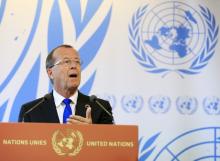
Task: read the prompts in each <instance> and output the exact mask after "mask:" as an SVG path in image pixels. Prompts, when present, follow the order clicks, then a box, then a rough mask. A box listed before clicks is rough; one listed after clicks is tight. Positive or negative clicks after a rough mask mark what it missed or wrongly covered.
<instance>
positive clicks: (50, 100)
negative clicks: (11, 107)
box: [18, 92, 113, 124]
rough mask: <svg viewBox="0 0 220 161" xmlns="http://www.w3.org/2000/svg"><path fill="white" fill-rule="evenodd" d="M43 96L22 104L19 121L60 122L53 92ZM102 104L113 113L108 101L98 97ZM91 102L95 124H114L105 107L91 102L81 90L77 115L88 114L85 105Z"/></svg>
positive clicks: (77, 104)
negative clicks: (45, 97)
mask: <svg viewBox="0 0 220 161" xmlns="http://www.w3.org/2000/svg"><path fill="white" fill-rule="evenodd" d="M42 99H43V98H39V99H37V100H34V101H31V102H28V103H26V104H24V105H22V107H21V110H20V114H19V119H18V121H19V122H22V121H24V122H44V123H59V118H58V114H57V110H56V106H55V102H54V97H53V93H50V94H49V95H48V97H47V99H46V100H45V101H42ZM40 101H42V103H40V104H39V105H38V106H37V107H36V108H34V109H33V110H31V111H30V112H28V113H27V114H25V112H27V111H28V110H29V109H31V108H33V107H34V106H35V105H36V104H37V103H39V102H40ZM98 101H100V102H101V104H102V105H103V106H104V107H105V108H106V109H107V110H108V111H109V112H110V113H112V108H111V106H110V104H109V102H108V101H105V100H102V99H98ZM86 104H89V105H90V106H91V108H92V113H91V114H92V122H93V123H94V124H112V123H113V117H111V116H109V115H108V114H107V113H106V112H105V111H104V110H103V109H101V108H100V107H99V106H98V105H97V104H96V103H95V102H90V100H89V96H86V95H84V94H82V93H80V92H79V94H78V99H77V103H76V110H75V115H79V116H83V117H85V116H86V108H85V105H86Z"/></svg>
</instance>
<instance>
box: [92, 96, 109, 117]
mask: <svg viewBox="0 0 220 161" xmlns="http://www.w3.org/2000/svg"><path fill="white" fill-rule="evenodd" d="M89 100H90V102H95V103H97V104H98V105H99V107H101V108H102V109H103V110H104V111H105V112H106V113H107V114H108V115H109V116H110V117H111V118H113V117H112V114H111V113H110V112H109V111H108V110H106V108H105V107H104V106H103V105H102V104H101V103H100V102H99V101H98V98H97V97H96V96H95V95H92V96H90V97H89Z"/></svg>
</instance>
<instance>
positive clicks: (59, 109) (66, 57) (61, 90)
mask: <svg viewBox="0 0 220 161" xmlns="http://www.w3.org/2000/svg"><path fill="white" fill-rule="evenodd" d="M80 65H81V61H80V57H79V54H78V52H77V51H76V50H75V49H74V48H73V47H72V46H70V45H60V46H58V47H56V48H55V49H53V50H52V51H51V52H50V53H49V54H48V56H47V59H46V70H47V74H48V76H49V78H50V80H51V83H52V84H53V92H51V93H50V94H47V95H45V96H44V97H42V98H39V99H37V100H34V101H31V102H29V103H26V104H24V105H23V106H22V107H21V110H20V114H19V122H22V121H23V122H48V123H69V124H113V117H112V108H111V106H110V104H109V102H108V101H105V100H101V99H98V102H100V103H101V104H102V105H103V106H104V107H105V108H106V110H107V111H108V112H109V113H108V112H106V111H104V110H103V109H102V108H100V107H99V105H98V104H97V103H96V101H90V97H89V96H86V95H84V94H82V93H81V92H80V91H79V90H78V87H79V84H80V80H81V67H80Z"/></svg>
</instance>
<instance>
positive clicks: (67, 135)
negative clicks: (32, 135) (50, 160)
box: [52, 129, 83, 156]
mask: <svg viewBox="0 0 220 161" xmlns="http://www.w3.org/2000/svg"><path fill="white" fill-rule="evenodd" d="M52 146H53V150H54V151H55V152H56V153H57V154H58V155H67V156H76V155H77V154H78V153H79V152H80V150H81V149H82V146H83V136H82V133H81V132H80V131H78V130H72V129H66V130H57V131H55V132H54V133H53V136H52Z"/></svg>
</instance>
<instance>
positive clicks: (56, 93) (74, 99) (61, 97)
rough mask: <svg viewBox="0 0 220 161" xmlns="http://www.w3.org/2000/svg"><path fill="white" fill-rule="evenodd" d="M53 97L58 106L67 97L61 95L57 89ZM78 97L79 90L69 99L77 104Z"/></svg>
mask: <svg viewBox="0 0 220 161" xmlns="http://www.w3.org/2000/svg"><path fill="white" fill-rule="evenodd" d="M53 97H54V102H55V105H56V107H58V106H59V105H60V104H61V103H62V102H63V100H64V99H65V97H63V96H62V95H60V94H59V93H58V92H57V91H56V90H55V89H54V90H53ZM77 98H78V90H77V91H76V92H75V93H74V94H73V95H72V96H71V97H70V98H69V99H71V100H72V102H73V103H74V104H76V102H77Z"/></svg>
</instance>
